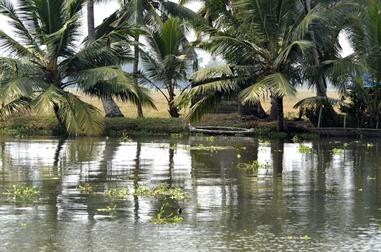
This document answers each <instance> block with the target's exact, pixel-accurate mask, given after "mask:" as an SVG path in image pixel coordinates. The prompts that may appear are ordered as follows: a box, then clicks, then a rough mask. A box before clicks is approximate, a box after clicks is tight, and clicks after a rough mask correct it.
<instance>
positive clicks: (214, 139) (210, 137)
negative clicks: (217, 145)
mask: <svg viewBox="0 0 381 252" xmlns="http://www.w3.org/2000/svg"><path fill="white" fill-rule="evenodd" d="M206 141H207V142H208V143H214V141H216V138H215V137H214V136H208V137H207V138H206Z"/></svg>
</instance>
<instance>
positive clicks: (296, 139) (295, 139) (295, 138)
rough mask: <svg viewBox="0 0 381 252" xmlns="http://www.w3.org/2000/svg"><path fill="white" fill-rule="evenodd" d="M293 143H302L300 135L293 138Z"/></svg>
mask: <svg viewBox="0 0 381 252" xmlns="http://www.w3.org/2000/svg"><path fill="white" fill-rule="evenodd" d="M292 141H293V142H294V143H300V142H301V141H302V139H301V138H300V137H299V136H298V135H295V136H294V137H293V138H292Z"/></svg>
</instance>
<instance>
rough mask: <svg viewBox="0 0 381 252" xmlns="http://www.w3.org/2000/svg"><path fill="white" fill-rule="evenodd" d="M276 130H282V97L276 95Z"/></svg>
mask: <svg viewBox="0 0 381 252" xmlns="http://www.w3.org/2000/svg"><path fill="white" fill-rule="evenodd" d="M275 99H276V108H277V111H276V114H277V131H278V132H282V131H284V113H283V97H276V98H275Z"/></svg>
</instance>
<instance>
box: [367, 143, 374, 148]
mask: <svg viewBox="0 0 381 252" xmlns="http://www.w3.org/2000/svg"><path fill="white" fill-rule="evenodd" d="M366 147H368V148H369V149H371V148H373V147H374V144H371V143H368V144H367V145H366Z"/></svg>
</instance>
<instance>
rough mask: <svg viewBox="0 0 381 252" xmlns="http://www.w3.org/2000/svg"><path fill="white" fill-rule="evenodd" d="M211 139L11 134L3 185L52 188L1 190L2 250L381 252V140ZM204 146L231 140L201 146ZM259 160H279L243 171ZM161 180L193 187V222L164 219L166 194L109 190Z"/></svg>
mask: <svg viewBox="0 0 381 252" xmlns="http://www.w3.org/2000/svg"><path fill="white" fill-rule="evenodd" d="M211 140H213V139H210V138H209V139H208V138H204V137H191V138H185V139H170V138H168V139H157V138H153V139H148V140H147V139H143V140H133V141H131V142H122V141H120V140H119V139H89V138H86V139H69V140H59V139H32V140H30V139H28V140H24V139H2V140H0V190H1V191H3V192H4V191H7V190H10V188H12V186H13V185H30V186H36V187H38V188H39V190H40V195H39V197H38V199H37V202H35V203H20V202H13V201H10V200H9V199H8V198H6V197H1V198H0V251H380V250H381V229H380V226H379V224H381V141H380V142H376V141H373V142H372V141H370V140H361V141H354V140H348V141H332V140H316V141H306V142H304V144H305V145H306V146H310V147H312V153H310V154H308V153H307V154H302V153H299V151H298V147H299V144H295V143H292V142H283V141H280V140H273V141H271V142H263V141H260V140H258V139H254V138H239V137H234V138H226V137H218V138H215V139H214V142H213V143H212V141H211ZM200 144H203V145H204V146H209V145H215V146H223V147H227V148H225V149H221V150H216V151H213V152H211V151H207V150H197V149H192V148H189V146H199V145H200ZM343 146H345V147H346V148H345V150H344V151H343V152H338V153H336V152H335V151H332V150H333V149H334V148H343ZM254 160H258V161H259V162H260V163H262V164H265V163H269V164H270V165H271V166H270V167H269V168H268V169H260V170H259V171H258V174H257V175H253V174H250V173H247V172H245V171H243V170H242V169H238V168H236V166H237V164H238V163H246V162H252V161H254ZM84 183H89V184H90V185H92V186H93V188H94V193H92V194H84V193H81V192H80V191H79V189H78V186H79V185H81V184H84ZM161 183H167V184H169V185H171V186H176V187H180V188H183V189H184V190H185V191H186V192H187V194H188V195H189V200H188V201H185V202H178V207H179V208H181V209H182V216H183V217H184V222H182V223H179V224H166V225H155V224H152V223H151V219H152V218H153V217H154V216H155V214H156V213H157V211H158V209H160V207H161V204H162V202H160V200H157V199H155V198H146V197H136V196H133V195H131V196H129V197H128V198H127V199H126V200H113V199H111V198H109V197H107V196H105V195H104V193H103V192H105V191H106V190H108V189H109V188H115V187H121V188H122V187H129V189H130V191H131V192H133V191H134V188H137V187H138V186H139V185H147V186H149V187H155V186H157V185H159V184H161ZM110 207H111V208H113V209H114V211H112V212H104V211H100V209H107V208H110Z"/></svg>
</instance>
